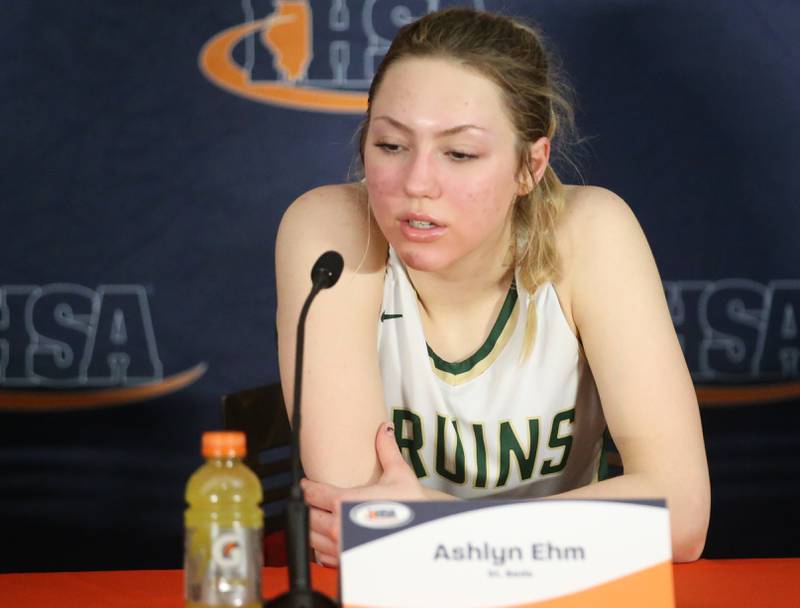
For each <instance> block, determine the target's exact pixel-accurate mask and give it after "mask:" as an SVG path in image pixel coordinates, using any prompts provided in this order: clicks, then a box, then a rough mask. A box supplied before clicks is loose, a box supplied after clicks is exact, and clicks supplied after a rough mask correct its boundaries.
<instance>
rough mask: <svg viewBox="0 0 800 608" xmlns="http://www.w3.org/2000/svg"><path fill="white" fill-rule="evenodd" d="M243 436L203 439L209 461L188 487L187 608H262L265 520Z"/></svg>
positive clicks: (232, 434)
mask: <svg viewBox="0 0 800 608" xmlns="http://www.w3.org/2000/svg"><path fill="white" fill-rule="evenodd" d="M246 449H247V448H246V444H245V436H244V433H240V432H214V433H204V434H203V456H204V457H205V459H206V462H205V464H204V465H203V466H201V467H200V468H199V469H197V471H195V473H194V474H193V475H192V476H191V477H190V478H189V483H188V484H186V502H188V503H189V508H188V509H186V512H185V514H184V524H185V530H186V532H185V539H184V560H183V576H184V598H185V599H186V606H187V608H189V607H191V608H210V607H212V606H240V607H246V608H260V607H261V566H262V563H263V558H262V546H261V537H262V533H263V525H264V515H263V513H262V512H261V507H260V506H259V505H260V504H261V499H262V496H263V495H262V492H261V483H260V481H259V480H258V477H256V476H255V474H254V473H253V472H252V471H251V470H250V469H249V468H248V467H247V465H245V464H244V463H243V462H242V458H243V457H244V455H245V454H246Z"/></svg>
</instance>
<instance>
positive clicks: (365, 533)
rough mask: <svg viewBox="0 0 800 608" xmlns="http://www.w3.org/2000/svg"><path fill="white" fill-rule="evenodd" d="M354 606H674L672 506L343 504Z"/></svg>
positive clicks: (346, 596) (344, 588) (344, 593)
mask: <svg viewBox="0 0 800 608" xmlns="http://www.w3.org/2000/svg"><path fill="white" fill-rule="evenodd" d="M341 520H342V531H341V561H340V570H339V572H340V595H341V602H342V606H345V607H349V608H366V607H371V608H372V607H374V608H378V607H389V606H392V607H397V606H403V607H405V608H416V607H422V606H425V607H428V606H459V607H460V608H479V607H485V606H503V607H512V606H513V607H515V608H521V607H523V606H542V607H552V608H571V607H577V606H593V607H603V606H608V607H613V608H626V607H631V608H633V607H636V608H641V606H648V607H649V608H673V607H674V605H675V602H674V593H673V586H672V551H671V542H670V532H669V513H668V511H667V509H666V505H665V503H664V501H663V500H641V501H633V500H559V499H553V500H536V501H520V500H514V501H510V500H506V501H490V500H480V501H443V502H387V501H380V502H378V501H373V502H365V503H345V504H344V505H343V506H342V517H341Z"/></svg>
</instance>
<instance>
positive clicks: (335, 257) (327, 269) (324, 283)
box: [311, 251, 344, 289]
mask: <svg viewBox="0 0 800 608" xmlns="http://www.w3.org/2000/svg"><path fill="white" fill-rule="evenodd" d="M343 268H344V260H343V259H342V254H340V253H339V252H338V251H326V252H325V253H323V254H322V255H321V256H319V259H318V260H317V261H316V263H315V264H314V268H312V269H311V282H312V283H313V284H314V285H316V286H317V287H319V288H320V289H328V287H333V286H334V285H336V281H338V280H339V277H340V276H341V275H342V269H343Z"/></svg>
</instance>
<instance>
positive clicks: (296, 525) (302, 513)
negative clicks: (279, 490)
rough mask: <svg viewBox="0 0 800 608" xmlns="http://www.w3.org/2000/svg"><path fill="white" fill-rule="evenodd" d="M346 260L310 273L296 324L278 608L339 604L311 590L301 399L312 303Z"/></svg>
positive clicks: (330, 259)
mask: <svg viewBox="0 0 800 608" xmlns="http://www.w3.org/2000/svg"><path fill="white" fill-rule="evenodd" d="M343 268H344V260H343V259H342V256H341V254H339V253H338V252H336V251H326V252H325V253H323V254H322V255H321V256H320V257H319V259H318V260H317V261H316V262H315V264H314V267H313V268H312V269H311V293H309V294H308V297H307V298H306V301H305V303H304V304H303V308H302V309H301V310H300V318H299V320H298V321H297V347H296V349H295V359H294V408H293V410H292V487H291V489H290V490H289V504H288V505H287V507H286V547H287V552H288V557H289V591H288V592H287V593H284V594H283V595H281V596H280V597H277V598H275V599H274V600H271V601H269V602H266V603H265V604H264V606H273V607H276V608H284V607H286V608H334V607H336V606H337V605H338V604H336V602H334V601H333V600H331V599H330V598H328V597H327V596H325V595H323V594H321V593H318V592H317V591H314V590H313V589H312V588H311V572H310V568H309V566H308V557H309V547H308V506H307V505H306V503H305V500H304V499H303V489H302V488H301V487H300V403H301V401H300V397H301V389H302V382H303V346H304V343H305V329H306V316H307V315H308V309H309V308H310V307H311V302H312V301H313V300H314V298H315V297H317V294H318V293H319V292H320V291H322V290H323V289H329V288H331V287H333V286H334V285H336V281H338V280H339V277H340V276H341V274H342V269H343Z"/></svg>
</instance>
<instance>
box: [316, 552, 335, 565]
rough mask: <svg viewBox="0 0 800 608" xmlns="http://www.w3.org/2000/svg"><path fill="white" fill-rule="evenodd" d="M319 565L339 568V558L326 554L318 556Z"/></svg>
mask: <svg viewBox="0 0 800 608" xmlns="http://www.w3.org/2000/svg"><path fill="white" fill-rule="evenodd" d="M317 563H318V564H322V565H323V566H325V567H327V568H338V567H339V558H338V557H335V556H333V555H328V554H325V553H319V554H317Z"/></svg>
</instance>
